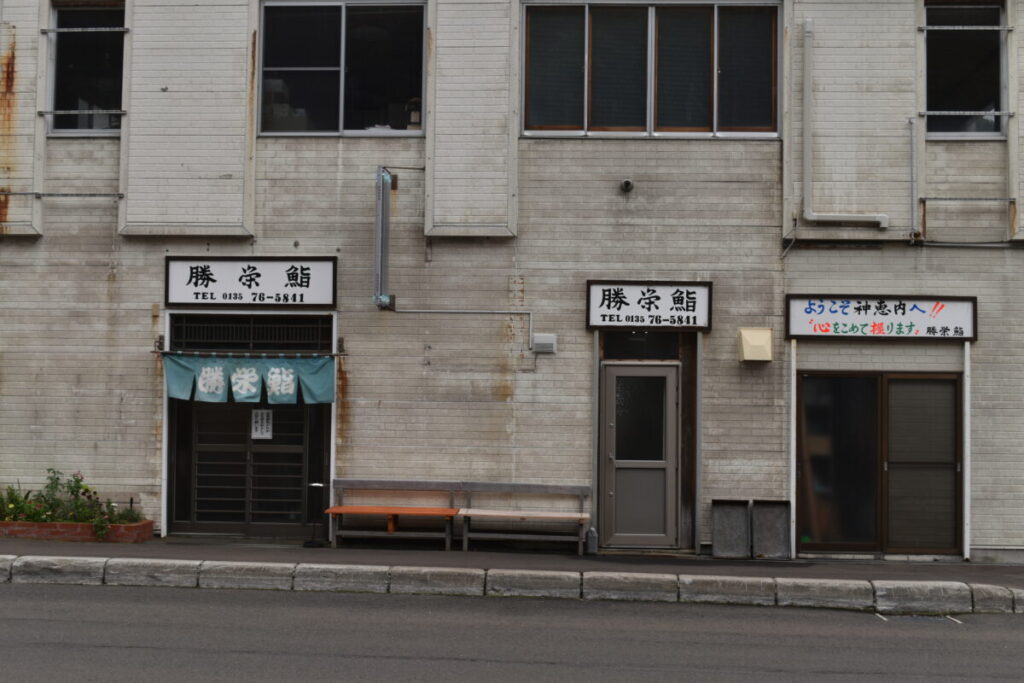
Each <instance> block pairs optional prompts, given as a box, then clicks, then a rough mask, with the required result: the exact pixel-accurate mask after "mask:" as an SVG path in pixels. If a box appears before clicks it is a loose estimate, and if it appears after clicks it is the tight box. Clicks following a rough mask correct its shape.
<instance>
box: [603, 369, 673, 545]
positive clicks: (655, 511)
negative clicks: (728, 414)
mask: <svg viewBox="0 0 1024 683" xmlns="http://www.w3.org/2000/svg"><path fill="white" fill-rule="evenodd" d="M602 374H603V377H602V390H601V399H602V400H601V544H602V545H606V546H620V547H625V546H628V547H636V548H665V547H677V546H678V544H679V539H678V525H677V518H678V516H679V515H678V509H679V507H678V497H679V474H678V463H679V407H678V406H679V398H678V397H679V379H678V378H679V366H678V365H677V364H664V365H645V366H637V365H606V366H604V368H603V370H602Z"/></svg>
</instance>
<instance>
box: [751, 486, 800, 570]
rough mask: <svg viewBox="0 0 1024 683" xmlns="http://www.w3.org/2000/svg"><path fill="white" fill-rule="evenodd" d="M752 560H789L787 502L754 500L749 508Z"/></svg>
mask: <svg viewBox="0 0 1024 683" xmlns="http://www.w3.org/2000/svg"><path fill="white" fill-rule="evenodd" d="M750 527H751V536H752V543H753V552H754V558H755V559H759V560H789V559H791V555H790V542H789V501H788V500H755V501H754V502H753V503H752V504H751V506H750Z"/></svg>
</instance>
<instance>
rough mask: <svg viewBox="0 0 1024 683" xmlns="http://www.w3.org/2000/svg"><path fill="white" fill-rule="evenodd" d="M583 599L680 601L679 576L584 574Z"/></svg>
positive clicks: (627, 573)
mask: <svg viewBox="0 0 1024 683" xmlns="http://www.w3.org/2000/svg"><path fill="white" fill-rule="evenodd" d="M583 599H584V600H640V601H647V602H679V577H678V576H677V575H675V574H632V573H629V572H583Z"/></svg>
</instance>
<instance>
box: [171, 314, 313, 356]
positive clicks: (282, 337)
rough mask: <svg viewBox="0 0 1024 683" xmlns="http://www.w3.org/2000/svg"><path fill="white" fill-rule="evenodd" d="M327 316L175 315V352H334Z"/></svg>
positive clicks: (172, 336) (172, 327) (172, 347)
mask: <svg viewBox="0 0 1024 683" xmlns="http://www.w3.org/2000/svg"><path fill="white" fill-rule="evenodd" d="M331 330H332V322H331V317H330V316H326V315H172V316H171V344H170V349H171V350H172V351H240V352H245V351H256V352H265V353H271V352H286V351H290V352H295V351H310V352H323V353H330V352H331Z"/></svg>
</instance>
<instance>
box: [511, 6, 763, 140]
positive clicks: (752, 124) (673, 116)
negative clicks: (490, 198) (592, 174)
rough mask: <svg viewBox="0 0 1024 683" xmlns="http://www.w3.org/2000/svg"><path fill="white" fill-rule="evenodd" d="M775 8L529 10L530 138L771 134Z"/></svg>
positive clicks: (527, 108)
mask: <svg viewBox="0 0 1024 683" xmlns="http://www.w3.org/2000/svg"><path fill="white" fill-rule="evenodd" d="M777 14H778V10H777V7H775V6H764V5H761V6H743V5H734V4H729V5H722V6H716V5H710V4H709V5H666V6H637V5H629V6H615V5H586V6H565V5H563V6H533V7H527V9H526V48H525V52H526V87H525V100H526V101H525V111H526V116H525V127H526V130H528V131H580V132H600V131H623V132H641V133H651V132H701V131H706V132H713V131H726V132H730V131H731V132H774V131H776V130H777V109H778V105H777V83H776V80H777V73H778V72H777V50H778V44H777V43H778V41H777V34H778V31H777Z"/></svg>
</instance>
